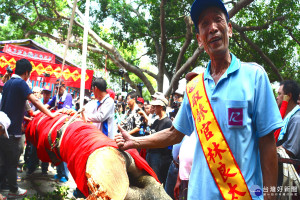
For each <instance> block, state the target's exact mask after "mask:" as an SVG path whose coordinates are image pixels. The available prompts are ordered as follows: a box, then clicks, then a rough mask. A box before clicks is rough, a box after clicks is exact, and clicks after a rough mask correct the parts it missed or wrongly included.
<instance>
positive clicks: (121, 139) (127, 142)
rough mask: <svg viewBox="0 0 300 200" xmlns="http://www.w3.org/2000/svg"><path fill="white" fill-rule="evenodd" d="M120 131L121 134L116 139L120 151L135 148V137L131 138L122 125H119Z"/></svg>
mask: <svg viewBox="0 0 300 200" xmlns="http://www.w3.org/2000/svg"><path fill="white" fill-rule="evenodd" d="M118 129H119V131H120V133H119V134H117V135H116V136H115V138H114V139H115V141H116V143H117V145H118V147H119V149H122V150H126V149H132V148H135V146H134V137H133V136H131V135H130V134H129V133H128V132H127V131H125V130H124V129H123V128H122V127H121V126H120V125H118Z"/></svg>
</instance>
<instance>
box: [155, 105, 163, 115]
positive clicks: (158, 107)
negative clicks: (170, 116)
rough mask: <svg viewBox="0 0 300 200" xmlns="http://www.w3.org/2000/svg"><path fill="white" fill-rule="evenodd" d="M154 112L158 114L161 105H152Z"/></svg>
mask: <svg viewBox="0 0 300 200" xmlns="http://www.w3.org/2000/svg"><path fill="white" fill-rule="evenodd" d="M153 107H154V112H155V114H157V115H159V114H160V113H161V111H162V109H163V107H162V106H156V105H153Z"/></svg>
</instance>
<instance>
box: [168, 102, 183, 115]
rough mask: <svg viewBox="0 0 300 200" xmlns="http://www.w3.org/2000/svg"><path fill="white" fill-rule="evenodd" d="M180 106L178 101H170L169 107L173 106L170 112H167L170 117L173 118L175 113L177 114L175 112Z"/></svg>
mask: <svg viewBox="0 0 300 200" xmlns="http://www.w3.org/2000/svg"><path fill="white" fill-rule="evenodd" d="M180 106H181V102H179V101H174V102H173V103H172V106H171V107H172V108H173V112H170V113H169V115H170V118H175V117H176V115H177V113H178V110H179V108H180Z"/></svg>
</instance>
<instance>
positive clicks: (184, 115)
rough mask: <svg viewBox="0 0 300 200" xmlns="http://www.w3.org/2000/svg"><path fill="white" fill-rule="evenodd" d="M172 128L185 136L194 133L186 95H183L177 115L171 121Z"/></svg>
mask: <svg viewBox="0 0 300 200" xmlns="http://www.w3.org/2000/svg"><path fill="white" fill-rule="evenodd" d="M173 126H174V127H175V129H176V130H178V131H180V132H181V133H183V134H185V135H191V133H192V132H193V131H194V122H193V116H192V111H191V106H190V103H189V100H188V97H187V95H186V94H185V95H184V99H183V102H182V103H181V106H180V108H179V110H178V113H177V115H176V117H175V119H174V121H173Z"/></svg>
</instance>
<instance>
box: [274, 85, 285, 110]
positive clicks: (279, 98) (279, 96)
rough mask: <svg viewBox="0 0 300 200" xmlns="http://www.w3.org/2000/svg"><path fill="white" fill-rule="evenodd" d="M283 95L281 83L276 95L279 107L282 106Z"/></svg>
mask: <svg viewBox="0 0 300 200" xmlns="http://www.w3.org/2000/svg"><path fill="white" fill-rule="evenodd" d="M283 96H284V92H283V85H281V86H280V87H279V89H278V96H277V97H276V102H277V105H278V107H279V108H280V107H281V104H282V101H283Z"/></svg>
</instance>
